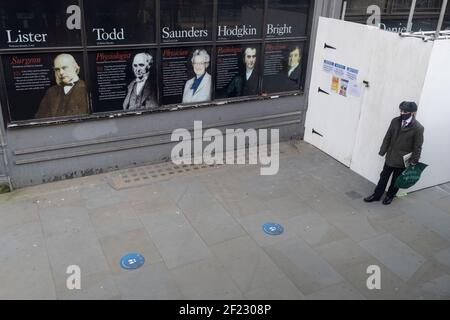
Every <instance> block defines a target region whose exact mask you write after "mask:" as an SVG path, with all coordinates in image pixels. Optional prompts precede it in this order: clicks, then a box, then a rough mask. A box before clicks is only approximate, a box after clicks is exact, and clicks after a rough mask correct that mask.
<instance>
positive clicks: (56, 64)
mask: <svg viewBox="0 0 450 320" xmlns="http://www.w3.org/2000/svg"><path fill="white" fill-rule="evenodd" d="M53 71H54V73H55V80H56V85H54V86H51V87H50V88H48V89H47V91H46V93H45V95H44V97H43V98H42V100H41V102H40V104H39V109H38V111H37V112H36V114H35V118H51V117H61V116H75V115H83V114H87V113H88V97H87V90H86V84H85V83H84V81H83V80H81V79H80V78H79V76H78V75H79V73H80V67H79V66H78V63H77V62H76V61H75V58H74V57H73V56H72V55H70V54H68V53H62V54H59V55H57V56H56V58H55V60H54V61H53Z"/></svg>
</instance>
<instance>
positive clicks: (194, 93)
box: [161, 47, 211, 105]
mask: <svg viewBox="0 0 450 320" xmlns="http://www.w3.org/2000/svg"><path fill="white" fill-rule="evenodd" d="M210 60H211V49H210V48H202V47H187V48H167V49H162V78H163V80H162V86H161V91H162V92H161V97H162V103H163V104H164V105H168V104H179V103H201V102H207V101H210V100H211V67H210Z"/></svg>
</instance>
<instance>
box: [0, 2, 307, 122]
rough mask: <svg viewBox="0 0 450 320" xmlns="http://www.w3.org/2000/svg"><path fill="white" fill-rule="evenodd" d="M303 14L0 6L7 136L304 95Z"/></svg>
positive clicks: (177, 6)
mask: <svg viewBox="0 0 450 320" xmlns="http://www.w3.org/2000/svg"><path fill="white" fill-rule="evenodd" d="M311 3H312V2H310V1H309V0H239V1H238V0H195V1H194V0H183V1H181V0H164V1H162V0H129V1H121V2H119V1H114V0H17V1H15V2H13V3H11V2H10V1H9V0H0V8H1V9H0V18H1V24H2V27H3V28H2V29H1V30H0V58H1V64H0V67H1V68H0V73H1V74H2V79H4V80H3V83H2V86H1V105H2V111H3V113H4V116H5V119H8V123H10V124H12V125H14V126H16V125H29V124H30V123H41V124H42V123H52V122H53V123H56V122H59V121H65V120H68V121H71V120H77V121H78V120H79V119H80V118H82V119H84V118H86V119H89V118H99V117H109V116H111V115H115V114H124V113H130V114H141V113H147V112H153V111H160V110H173V109H180V108H183V107H191V106H198V105H205V106H208V105H213V104H215V103H216V101H217V103H220V101H221V100H224V99H226V100H232V101H239V100H241V99H243V98H245V99H246V100H248V99H264V97H265V96H266V95H268V94H273V93H276V94H292V93H294V94H298V93H301V91H302V89H303V81H304V80H303V79H304V73H305V62H306V54H307V52H306V48H307V41H308V28H309V17H310V11H312V10H311ZM174 106H176V108H174Z"/></svg>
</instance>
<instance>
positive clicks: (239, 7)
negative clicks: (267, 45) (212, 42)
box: [217, 0, 264, 40]
mask: <svg viewBox="0 0 450 320" xmlns="http://www.w3.org/2000/svg"><path fill="white" fill-rule="evenodd" d="M218 7H219V10H218V26H217V39H218V40H236V39H260V38H262V21H263V11H264V1H262V0H223V1H219V3H218Z"/></svg>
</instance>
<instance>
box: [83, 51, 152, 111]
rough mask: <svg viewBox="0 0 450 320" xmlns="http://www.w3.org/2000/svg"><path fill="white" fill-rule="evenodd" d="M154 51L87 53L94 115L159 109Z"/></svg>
mask: <svg viewBox="0 0 450 320" xmlns="http://www.w3.org/2000/svg"><path fill="white" fill-rule="evenodd" d="M155 53H156V52H155V50H120V51H97V52H91V53H89V67H90V70H91V84H92V85H91V88H92V90H91V91H92V96H91V97H92V109H93V111H94V112H107V111H118V110H122V111H143V110H154V109H156V108H158V103H157V94H156V71H155V70H156V68H155V57H156V56H155Z"/></svg>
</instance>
